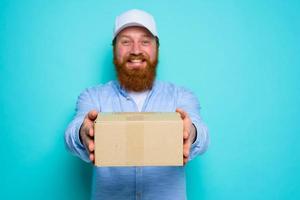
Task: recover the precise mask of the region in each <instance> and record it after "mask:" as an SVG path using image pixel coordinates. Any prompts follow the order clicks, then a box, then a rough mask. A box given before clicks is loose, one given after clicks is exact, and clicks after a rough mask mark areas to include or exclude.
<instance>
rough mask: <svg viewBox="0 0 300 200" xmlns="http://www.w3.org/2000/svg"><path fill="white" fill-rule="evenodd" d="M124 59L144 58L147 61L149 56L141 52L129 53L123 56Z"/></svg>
mask: <svg viewBox="0 0 300 200" xmlns="http://www.w3.org/2000/svg"><path fill="white" fill-rule="evenodd" d="M125 60H126V61H129V60H146V61H149V57H148V56H147V55H144V54H142V53H140V54H129V55H128V56H126V57H125Z"/></svg>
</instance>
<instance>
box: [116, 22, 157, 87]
mask: <svg viewBox="0 0 300 200" xmlns="http://www.w3.org/2000/svg"><path fill="white" fill-rule="evenodd" d="M157 62H158V44H157V42H156V38H155V37H153V35H152V34H151V33H150V32H149V31H148V30H147V29H145V28H143V27H128V28H125V29H124V30H122V31H121V32H120V33H119V34H118V36H117V38H116V43H115V46H114V64H115V66H116V70H117V75H118V79H119V81H120V84H121V85H122V86H123V87H124V88H125V89H127V90H131V91H136V92H139V91H144V90H147V89H151V87H152V84H153V81H154V79H155V74H156V65H157Z"/></svg>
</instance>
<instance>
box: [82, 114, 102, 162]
mask: <svg viewBox="0 0 300 200" xmlns="http://www.w3.org/2000/svg"><path fill="white" fill-rule="evenodd" d="M97 116H98V112H97V111H95V110H93V111H90V112H89V113H88V114H87V115H86V117H85V119H84V121H83V124H82V128H81V130H80V136H81V139H82V143H83V144H84V146H85V148H86V150H87V152H88V154H89V159H90V160H91V161H92V162H94V160H95V155H94V150H95V144H94V121H95V120H96V118H97Z"/></svg>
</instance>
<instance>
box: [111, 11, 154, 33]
mask: <svg viewBox="0 0 300 200" xmlns="http://www.w3.org/2000/svg"><path fill="white" fill-rule="evenodd" d="M130 26H141V27H145V28H146V29H148V30H149V31H150V33H152V35H153V36H156V37H158V34H157V30H156V24H155V20H154V17H153V16H152V15H150V14H149V13H147V12H145V11H142V10H137V9H133V10H128V11H126V12H124V13H122V14H121V15H119V16H117V17H116V21H115V27H114V35H113V36H114V38H115V37H116V36H117V35H118V33H119V32H120V31H122V30H123V29H125V28H127V27H130Z"/></svg>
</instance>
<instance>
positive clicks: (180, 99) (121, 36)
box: [65, 10, 209, 200]
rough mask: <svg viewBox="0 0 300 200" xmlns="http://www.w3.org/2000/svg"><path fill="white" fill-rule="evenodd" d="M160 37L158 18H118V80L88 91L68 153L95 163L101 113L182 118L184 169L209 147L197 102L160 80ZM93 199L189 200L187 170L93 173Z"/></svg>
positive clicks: (71, 129)
mask: <svg viewBox="0 0 300 200" xmlns="http://www.w3.org/2000/svg"><path fill="white" fill-rule="evenodd" d="M158 52H159V37H158V33H157V30H156V23H155V21H154V18H153V16H151V15H150V14H149V13H147V12H145V11H141V10H129V11H127V12H125V13H123V14H121V15H120V16H118V17H117V18H116V21H115V28H114V34H113V54H114V65H115V69H116V72H117V78H118V80H114V81H110V82H108V83H106V84H104V85H98V86H95V87H92V88H89V89H86V90H85V91H83V92H82V93H81V94H80V96H79V97H78V101H77V106H76V115H75V117H74V119H73V121H72V122H71V123H70V125H69V126H68V128H67V130H66V132H65V142H66V144H67V147H68V148H69V150H70V151H71V152H72V153H74V154H75V155H77V156H79V157H80V158H81V159H82V160H84V161H87V162H93V161H94V159H95V158H94V120H95V119H96V117H97V114H99V113H100V114H101V112H178V113H180V115H181V118H182V120H183V126H184V129H183V155H182V156H183V162H184V163H183V164H184V165H185V164H186V163H187V162H188V161H190V160H191V159H193V158H195V157H196V156H197V155H199V154H201V153H203V152H204V151H205V150H206V149H207V145H208V143H209V135H208V131H207V128H206V126H205V125H204V124H203V122H202V120H201V117H200V115H199V112H200V106H199V102H198V100H197V98H196V97H195V96H194V95H193V94H192V93H191V92H190V91H188V90H186V89H184V88H182V87H177V86H175V85H173V84H171V83H165V82H160V81H157V80H156V79H155V76H156V68H157V63H158ZM92 199H109V200H114V199H116V200H122V199H149V200H150V199H151V200H152V199H153V200H154V199H159V200H164V199H166V200H176V199H180V200H182V199H186V186H185V171H184V166H179V167H153V166H152V167H94V168H93V188H92Z"/></svg>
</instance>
